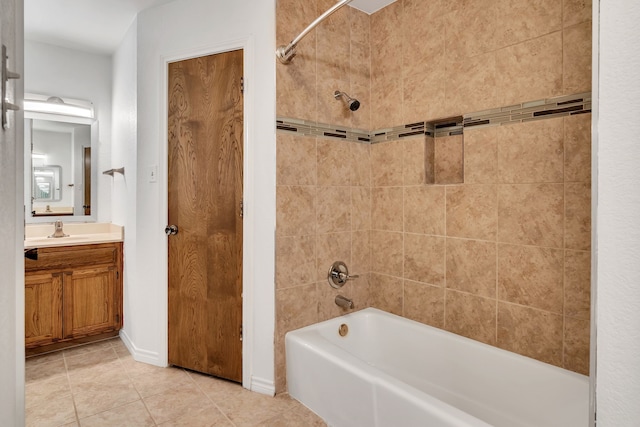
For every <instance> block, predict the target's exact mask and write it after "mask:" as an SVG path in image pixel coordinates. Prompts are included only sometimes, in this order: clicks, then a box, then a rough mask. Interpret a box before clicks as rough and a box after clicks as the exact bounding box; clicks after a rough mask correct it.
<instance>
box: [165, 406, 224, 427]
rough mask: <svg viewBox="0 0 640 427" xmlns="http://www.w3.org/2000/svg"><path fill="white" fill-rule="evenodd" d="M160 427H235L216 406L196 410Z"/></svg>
mask: <svg viewBox="0 0 640 427" xmlns="http://www.w3.org/2000/svg"><path fill="white" fill-rule="evenodd" d="M159 426H160V427H234V425H233V424H232V423H231V421H229V419H228V418H227V417H226V416H225V415H224V414H223V413H222V412H220V410H219V409H218V408H216V407H215V406H207V407H204V408H200V409H196V410H194V411H191V412H189V413H188V414H186V415H183V416H181V417H179V418H176V419H174V420H171V421H167V422H166V423H162V424H159Z"/></svg>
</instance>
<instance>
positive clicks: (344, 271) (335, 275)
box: [327, 261, 360, 289]
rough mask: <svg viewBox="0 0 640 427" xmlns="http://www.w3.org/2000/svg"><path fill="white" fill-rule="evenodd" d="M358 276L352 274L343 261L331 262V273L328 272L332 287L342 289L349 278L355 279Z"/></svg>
mask: <svg viewBox="0 0 640 427" xmlns="http://www.w3.org/2000/svg"><path fill="white" fill-rule="evenodd" d="M358 277H360V276H358V275H357V274H354V275H352V276H350V275H349V269H348V268H347V265H346V264H345V263H344V262H342V261H336V262H334V263H333V264H331V267H330V268H329V273H328V274H327V280H328V281H329V285H331V287H332V288H334V289H340V288H341V287H343V286H344V285H345V283H347V281H348V280H353V279H356V278H358Z"/></svg>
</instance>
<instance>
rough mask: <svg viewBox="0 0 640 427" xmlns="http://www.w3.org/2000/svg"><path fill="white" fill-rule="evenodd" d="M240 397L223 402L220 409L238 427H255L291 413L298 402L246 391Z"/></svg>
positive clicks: (287, 398) (219, 404) (219, 405)
mask: <svg viewBox="0 0 640 427" xmlns="http://www.w3.org/2000/svg"><path fill="white" fill-rule="evenodd" d="M245 391H246V393H242V394H241V395H240V396H236V397H233V398H230V399H226V400H223V401H222V402H220V403H218V407H219V408H220V410H221V411H222V412H224V413H225V414H226V415H227V417H229V419H230V420H231V422H233V423H234V424H235V425H236V426H238V427H244V426H254V425H258V424H260V423H261V422H264V421H267V420H269V419H271V418H273V417H275V416H276V415H279V414H281V413H285V412H288V411H291V410H292V409H293V408H295V407H296V405H297V404H296V402H295V401H294V400H293V399H291V398H289V397H288V396H287V397H270V396H266V395H262V394H258V393H252V392H250V391H248V390H245Z"/></svg>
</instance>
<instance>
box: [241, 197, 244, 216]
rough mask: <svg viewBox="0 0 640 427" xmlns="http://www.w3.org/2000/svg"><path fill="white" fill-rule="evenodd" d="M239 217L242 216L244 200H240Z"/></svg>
mask: <svg viewBox="0 0 640 427" xmlns="http://www.w3.org/2000/svg"><path fill="white" fill-rule="evenodd" d="M240 218H244V200H241V201H240Z"/></svg>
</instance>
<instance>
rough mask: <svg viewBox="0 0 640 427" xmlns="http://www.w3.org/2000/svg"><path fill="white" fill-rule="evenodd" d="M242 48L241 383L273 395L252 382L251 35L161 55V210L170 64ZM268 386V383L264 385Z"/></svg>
mask: <svg viewBox="0 0 640 427" xmlns="http://www.w3.org/2000/svg"><path fill="white" fill-rule="evenodd" d="M239 49H242V52H243V74H244V76H245V90H244V97H243V98H244V100H243V166H242V167H243V173H242V175H243V183H242V185H243V199H244V216H243V231H242V234H243V238H242V248H243V249H242V335H243V338H242V386H243V387H244V388H246V389H250V390H254V391H257V392H261V393H263V394H271V395H273V394H274V392H275V389H272V387H271V385H270V384H269V385H268V386H267V387H264V386H263V385H261V384H252V366H253V341H254V337H255V336H254V328H253V317H254V314H253V307H254V299H253V294H254V280H253V275H252V274H251V272H252V271H253V251H252V250H250V249H251V248H252V246H251V243H252V242H253V241H254V232H253V227H252V225H253V223H254V221H255V219H254V216H255V215H254V212H255V209H251V208H249V209H247V206H248V205H249V207H251V203H250V202H251V201H252V200H254V195H255V191H254V188H253V182H254V172H253V170H252V168H251V167H250V165H251V164H253V159H252V154H253V152H252V151H251V150H250V148H251V143H252V142H253V141H252V134H251V133H250V129H249V124H250V123H251V122H252V118H253V109H252V106H253V105H254V102H253V91H252V90H247V82H249V84H250V83H251V82H253V81H255V80H254V78H253V75H252V74H253V69H254V67H253V59H252V58H253V51H254V49H253V40H252V39H251V38H250V37H249V38H242V39H236V40H231V41H228V42H225V43H221V44H216V45H212V46H206V47H200V48H197V49H187V50H182V51H179V52H174V53H170V54H165V55H161V58H160V60H161V66H160V70H161V73H162V76H161V78H160V83H161V85H162V87H161V88H160V93H161V94H162V98H161V99H162V102H161V103H160V110H161V111H160V112H159V113H160V120H159V123H160V137H161V141H160V151H159V152H160V156H161V158H160V159H159V164H160V169H161V171H162V175H161V176H162V177H163V179H160V180H158V183H159V184H160V189H159V190H160V211H161V212H162V215H163V224H168V211H169V209H168V208H169V196H168V191H169V183H168V167H169V165H168V129H167V127H168V113H169V105H168V98H169V94H168V85H169V72H168V71H169V64H170V63H172V62H177V61H183V60H187V59H192V58H198V57H201V56H208V55H215V54H218V53H225V52H229V51H233V50H239ZM162 258H163V259H162V260H161V261H162V262H163V265H164V266H165V267H166V268H165V269H163V270H162V272H161V275H162V279H163V280H162V283H164V284H165V286H164V287H163V292H164V295H163V297H164V305H163V307H162V310H161V313H159V314H160V320H161V322H162V323H161V324H159V325H158V327H159V328H163V329H164V330H163V334H162V336H163V337H164V341H163V343H162V347H163V349H164V350H163V352H162V353H161V359H160V360H161V361H162V362H163V364H164V365H165V366H166V365H167V364H168V353H169V331H168V323H169V295H168V289H169V274H168V265H169V263H168V259H169V254H168V250H167V249H166V250H164V251H163V252H162ZM265 385H266V384H265Z"/></svg>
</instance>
